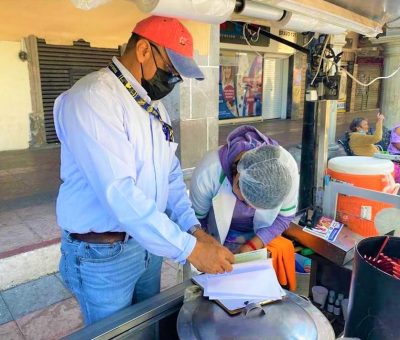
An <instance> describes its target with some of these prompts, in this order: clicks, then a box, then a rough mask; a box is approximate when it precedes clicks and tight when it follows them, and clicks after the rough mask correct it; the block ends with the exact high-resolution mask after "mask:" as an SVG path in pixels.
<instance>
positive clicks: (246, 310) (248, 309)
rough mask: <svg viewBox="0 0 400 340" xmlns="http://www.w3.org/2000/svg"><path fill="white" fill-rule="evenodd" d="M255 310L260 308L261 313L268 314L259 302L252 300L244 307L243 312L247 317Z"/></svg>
mask: <svg viewBox="0 0 400 340" xmlns="http://www.w3.org/2000/svg"><path fill="white" fill-rule="evenodd" d="M253 310H260V315H266V314H267V313H266V312H265V310H264V308H263V307H262V306H261V304H260V303H259V302H251V303H248V304H246V307H244V308H243V311H242V314H243V315H244V317H246V318H247V317H248V315H249V314H250V312H251V311H253Z"/></svg>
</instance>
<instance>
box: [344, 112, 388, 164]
mask: <svg viewBox="0 0 400 340" xmlns="http://www.w3.org/2000/svg"><path fill="white" fill-rule="evenodd" d="M384 119H385V117H384V115H382V114H380V113H378V116H377V121H376V129H375V132H374V134H372V135H368V134H367V133H368V128H369V127H368V121H367V120H366V119H364V118H361V117H359V118H355V119H353V121H352V122H351V124H350V134H349V136H350V140H349V146H350V149H351V151H352V152H353V154H354V155H355V156H369V157H372V156H373V155H374V154H375V153H377V152H379V151H380V150H379V149H378V147H377V146H376V145H374V144H375V143H378V142H379V141H380V140H381V139H382V129H383V120H384Z"/></svg>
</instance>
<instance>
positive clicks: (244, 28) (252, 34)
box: [242, 24, 264, 58]
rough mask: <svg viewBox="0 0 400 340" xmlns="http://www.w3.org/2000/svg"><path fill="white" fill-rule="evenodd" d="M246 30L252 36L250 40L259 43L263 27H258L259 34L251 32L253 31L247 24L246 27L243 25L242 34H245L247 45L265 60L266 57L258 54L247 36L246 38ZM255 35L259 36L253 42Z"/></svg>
mask: <svg viewBox="0 0 400 340" xmlns="http://www.w3.org/2000/svg"><path fill="white" fill-rule="evenodd" d="M246 30H247V32H248V33H249V34H250V39H251V41H253V42H257V41H258V39H259V37H260V30H261V27H258V31H257V32H251V30H250V29H249V28H248V26H247V24H244V25H243V30H242V34H243V38H244V40H246V43H247V45H248V46H249V47H250V48H251V49H252V50H253V51H254V52H255V53H256V54H257V55H258V56H259V57H261V58H264V56H263V55H262V54H261V53H260V52H258V51H257V50H256V49H255V48H254V46H253V45H252V44H250V42H249V40H248V39H247V36H246ZM255 35H257V39H255V40H253V37H254V36H255Z"/></svg>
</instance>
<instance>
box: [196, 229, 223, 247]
mask: <svg viewBox="0 0 400 340" xmlns="http://www.w3.org/2000/svg"><path fill="white" fill-rule="evenodd" d="M193 236H194V237H196V239H197V240H199V241H201V242H205V243H211V244H215V245H217V246H220V245H221V244H220V243H219V242H218V241H217V240H216V239H215V238H214V237H212V236H211V235H209V234H207V233H206V232H205V231H204V230H201V229H198V230H196V231H195V232H194V233H193Z"/></svg>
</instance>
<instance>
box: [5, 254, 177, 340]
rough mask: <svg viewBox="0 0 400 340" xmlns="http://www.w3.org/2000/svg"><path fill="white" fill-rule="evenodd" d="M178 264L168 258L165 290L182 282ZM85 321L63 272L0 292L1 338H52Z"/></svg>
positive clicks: (165, 263) (28, 339)
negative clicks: (61, 275) (62, 279)
mask: <svg viewBox="0 0 400 340" xmlns="http://www.w3.org/2000/svg"><path fill="white" fill-rule="evenodd" d="M177 273H178V266H177V265H176V264H175V263H173V262H170V261H164V263H163V267H162V279H161V290H165V289H167V288H169V287H172V286H174V285H175V284H177V283H179V281H178V275H177ZM82 325H83V323H82V316H81V313H80V310H79V306H78V303H77V301H76V299H75V298H74V297H73V296H72V295H71V293H70V292H69V290H67V289H66V288H65V287H64V286H63V284H62V281H61V278H60V277H59V274H58V273H57V274H53V275H48V276H45V277H42V278H40V279H37V280H34V281H30V282H27V283H24V284H21V285H19V286H16V287H14V288H11V289H8V290H4V291H2V292H0V339H1V340H11V339H21V340H23V339H26V340H42V339H43V340H50V339H59V338H61V337H63V336H66V335H68V334H71V333H72V332H74V331H76V330H78V329H79V328H81V327H82Z"/></svg>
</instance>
